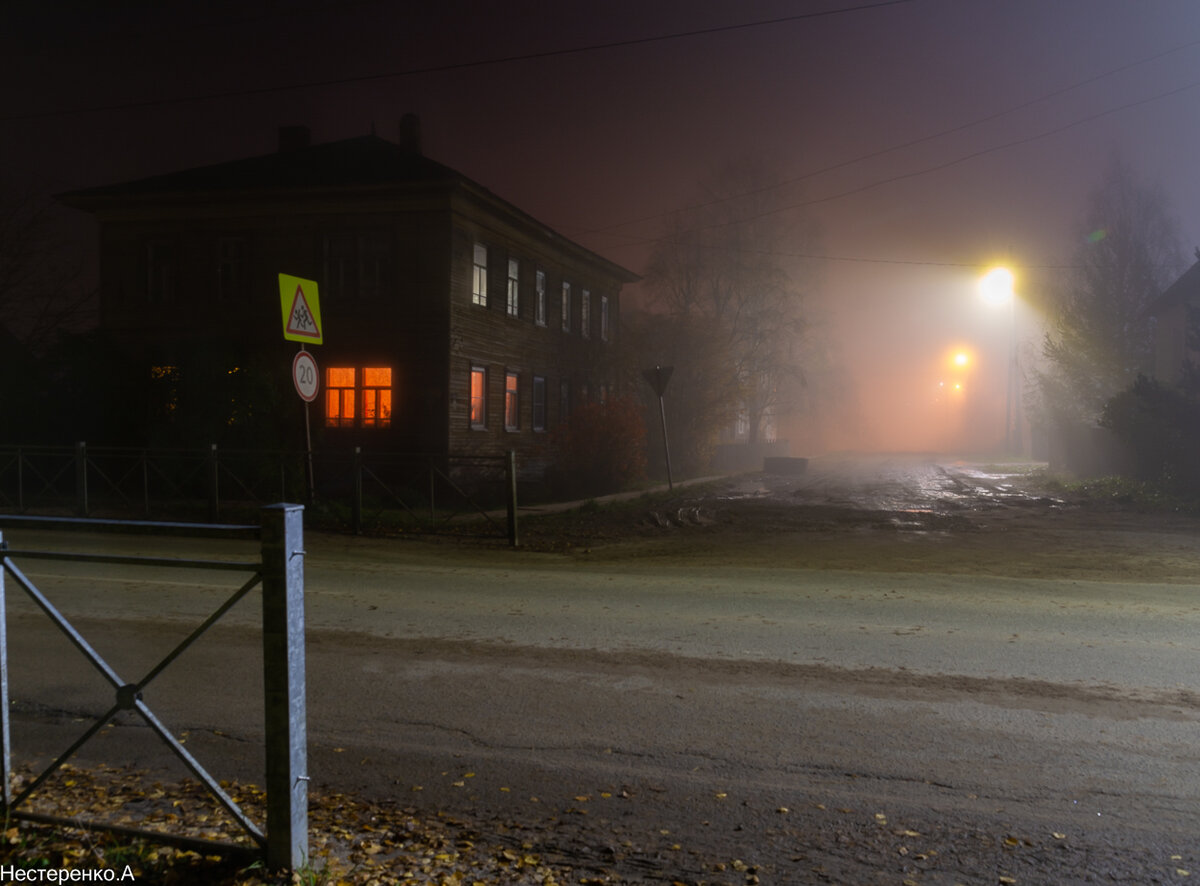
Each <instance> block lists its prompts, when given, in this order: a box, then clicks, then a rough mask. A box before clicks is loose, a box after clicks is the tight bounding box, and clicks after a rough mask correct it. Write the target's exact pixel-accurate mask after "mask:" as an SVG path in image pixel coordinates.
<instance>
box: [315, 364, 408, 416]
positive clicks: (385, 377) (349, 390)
mask: <svg viewBox="0 0 1200 886" xmlns="http://www.w3.org/2000/svg"><path fill="white" fill-rule="evenodd" d="M391 423H392V369H391V367H390V366H364V367H361V368H360V367H355V366H334V367H330V368H329V369H327V370H325V426H326V427H330V428H356V427H359V428H386V427H389V426H390V425H391Z"/></svg>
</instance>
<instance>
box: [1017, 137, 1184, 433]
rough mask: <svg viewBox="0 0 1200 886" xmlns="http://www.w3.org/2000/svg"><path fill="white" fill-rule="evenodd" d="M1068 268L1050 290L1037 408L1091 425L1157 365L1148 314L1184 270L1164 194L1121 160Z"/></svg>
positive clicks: (1084, 224)
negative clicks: (1114, 399)
mask: <svg viewBox="0 0 1200 886" xmlns="http://www.w3.org/2000/svg"><path fill="white" fill-rule="evenodd" d="M1078 233H1079V243H1080V246H1079V249H1078V251H1077V253H1076V260H1075V263H1074V267H1073V268H1072V270H1071V272H1070V273H1068V274H1067V275H1065V277H1064V278H1063V282H1062V285H1061V286H1060V287H1059V288H1058V290H1057V291H1056V292H1055V293H1053V295H1052V301H1051V304H1050V306H1049V307H1050V324H1051V325H1050V331H1049V332H1048V333H1047V334H1046V338H1045V340H1044V342H1043V349H1042V350H1043V354H1044V356H1045V358H1046V361H1047V369H1046V370H1045V371H1042V372H1040V373H1038V375H1037V384H1038V387H1039V389H1040V391H1039V392H1040V395H1041V396H1040V402H1041V403H1042V406H1043V408H1044V409H1045V410H1046V411H1047V412H1048V413H1049V414H1048V415H1047V416H1046V417H1047V418H1048V419H1049V420H1051V421H1053V422H1055V423H1059V424H1062V423H1074V422H1084V423H1088V424H1091V423H1094V422H1096V421H1097V419H1098V418H1099V416H1100V414H1101V412H1102V411H1103V409H1104V404H1105V403H1106V402H1107V401H1108V400H1109V399H1110V398H1111V397H1113V396H1114V395H1116V394H1117V393H1118V392H1120V391H1123V390H1126V389H1128V388H1129V387H1130V386H1132V385H1133V383H1134V382H1135V381H1136V380H1137V377H1138V375H1139V374H1141V373H1149V372H1150V370H1151V367H1152V365H1153V329H1152V328H1151V325H1150V320H1149V317H1148V316H1147V313H1146V309H1147V307H1149V305H1150V303H1151V302H1152V301H1153V300H1154V299H1155V298H1157V297H1158V296H1159V295H1161V294H1162V292H1163V291H1164V289H1165V288H1166V287H1167V285H1168V284H1169V283H1170V282H1171V280H1172V279H1174V277H1175V276H1177V275H1178V272H1179V271H1180V269H1181V264H1182V262H1181V251H1180V248H1179V235H1178V230H1177V224H1176V222H1175V220H1174V218H1173V217H1172V215H1171V212H1170V210H1169V204H1168V201H1167V198H1166V196H1165V195H1164V194H1163V192H1162V190H1161V189H1160V188H1158V187H1154V186H1152V185H1149V184H1147V183H1145V182H1143V181H1141V180H1139V178H1138V177H1137V176H1136V175H1135V174H1134V172H1133V170H1132V169H1131V168H1130V167H1129V166H1128V164H1126V163H1125V162H1124V161H1122V160H1120V159H1115V160H1114V161H1113V162H1112V163H1111V165H1110V166H1109V168H1108V170H1107V172H1106V174H1105V176H1104V179H1103V181H1102V182H1101V183H1100V185H1099V187H1098V188H1097V189H1096V190H1095V191H1094V192H1093V193H1092V195H1091V197H1090V199H1089V201H1088V204H1087V207H1086V211H1085V213H1084V215H1083V218H1082V221H1081V224H1080V225H1079V231H1078Z"/></svg>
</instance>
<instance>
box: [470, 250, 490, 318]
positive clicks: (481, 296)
mask: <svg viewBox="0 0 1200 886" xmlns="http://www.w3.org/2000/svg"><path fill="white" fill-rule="evenodd" d="M471 304H473V305H482V306H483V307H485V308H486V307H487V247H486V246H484V245H483V244H482V243H476V244H475V264H474V273H473V276H472V278H471Z"/></svg>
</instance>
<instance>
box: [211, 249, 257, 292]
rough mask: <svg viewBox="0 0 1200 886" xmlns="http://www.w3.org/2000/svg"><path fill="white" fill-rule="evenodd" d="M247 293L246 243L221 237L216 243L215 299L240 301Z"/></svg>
mask: <svg viewBox="0 0 1200 886" xmlns="http://www.w3.org/2000/svg"><path fill="white" fill-rule="evenodd" d="M248 292H249V286H248V285H247V279H246V241H245V240H241V239H237V238H234V237H222V238H221V239H219V240H218V241H217V298H218V299H220V300H221V301H234V300H235V299H236V300H239V301H242V300H245V298H246V296H247V294H248Z"/></svg>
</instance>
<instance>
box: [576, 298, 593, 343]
mask: <svg viewBox="0 0 1200 886" xmlns="http://www.w3.org/2000/svg"><path fill="white" fill-rule="evenodd" d="M579 334H580V335H582V336H583V337H584V338H591V337H592V291H591V290H590V289H584V290H582V291H581V292H580V293H579Z"/></svg>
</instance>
